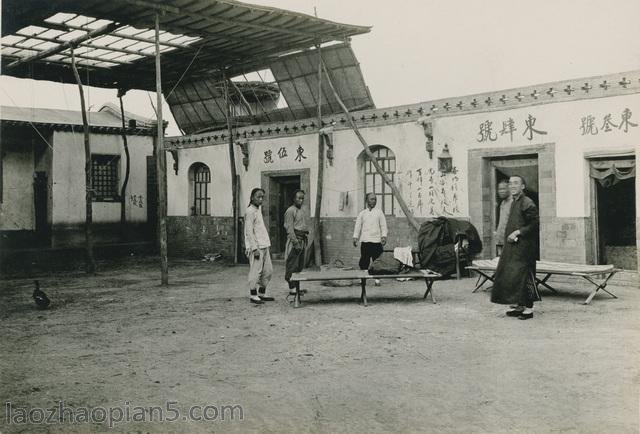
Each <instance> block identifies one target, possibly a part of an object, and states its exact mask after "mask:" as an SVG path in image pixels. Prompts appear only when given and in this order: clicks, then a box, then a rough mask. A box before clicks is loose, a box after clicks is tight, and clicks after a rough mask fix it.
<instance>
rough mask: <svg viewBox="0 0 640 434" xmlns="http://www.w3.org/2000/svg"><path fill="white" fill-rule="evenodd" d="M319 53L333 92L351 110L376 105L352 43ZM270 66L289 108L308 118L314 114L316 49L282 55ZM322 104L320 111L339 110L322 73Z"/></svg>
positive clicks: (334, 111)
mask: <svg viewBox="0 0 640 434" xmlns="http://www.w3.org/2000/svg"><path fill="white" fill-rule="evenodd" d="M321 53H322V59H323V61H324V64H325V66H326V68H327V70H328V72H329V76H330V78H331V81H332V83H333V84H334V86H335V88H336V92H337V93H338V95H340V99H341V100H342V102H344V104H345V105H346V106H347V108H348V109H350V110H364V109H370V108H375V105H374V104H373V100H372V99H371V95H370V93H369V89H368V88H367V85H366V84H365V82H364V77H363V76H362V71H361V70H360V65H359V63H358V60H357V59H356V56H355V54H354V53H353V50H352V49H351V46H349V45H346V44H340V45H334V46H330V47H326V48H322V49H321ZM270 66H271V72H273V76H274V77H275V79H276V81H277V82H278V85H279V86H280V90H281V91H282V95H283V96H284V99H285V100H286V101H287V105H288V106H289V108H291V109H292V110H293V111H295V112H301V111H302V112H305V114H306V116H305V117H307V118H311V117H314V116H315V115H316V112H317V105H318V53H317V51H316V50H307V51H303V52H300V53H296V54H292V55H289V56H283V57H280V58H278V59H277V60H275V61H274V62H273V63H272V64H271V65H270ZM321 107H322V113H323V114H334V113H341V112H342V110H341V109H340V106H339V105H338V101H337V100H336V98H335V96H334V95H333V92H331V88H330V86H329V83H328V81H327V77H326V75H325V74H324V72H323V74H322V95H321Z"/></svg>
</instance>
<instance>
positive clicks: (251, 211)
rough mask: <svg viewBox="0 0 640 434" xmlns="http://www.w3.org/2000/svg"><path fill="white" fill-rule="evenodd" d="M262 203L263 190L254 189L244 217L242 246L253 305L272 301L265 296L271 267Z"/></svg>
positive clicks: (271, 298)
mask: <svg viewBox="0 0 640 434" xmlns="http://www.w3.org/2000/svg"><path fill="white" fill-rule="evenodd" d="M263 201H264V190H263V189H261V188H254V189H253V190H252V191H251V201H250V202H249V207H248V208H247V210H246V212H245V217H244V245H245V249H246V250H245V253H246V254H247V257H248V258H249V292H250V298H249V301H250V302H251V303H254V304H262V303H264V302H265V301H273V297H269V296H267V295H266V291H267V285H268V284H269V281H270V280H271V275H272V274H273V265H272V264H271V252H270V247H271V242H270V241H269V233H268V232H267V228H266V226H265V225H264V220H263V218H262V208H261V207H262V202H263ZM256 287H257V288H258V289H257V290H256Z"/></svg>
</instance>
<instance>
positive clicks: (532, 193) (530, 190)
mask: <svg viewBox="0 0 640 434" xmlns="http://www.w3.org/2000/svg"><path fill="white" fill-rule="evenodd" d="M491 165H492V167H493V176H492V183H491V188H492V191H493V195H492V196H491V197H492V198H493V201H492V204H491V206H492V208H491V209H492V214H491V215H492V218H491V224H492V226H491V227H492V228H493V229H494V230H495V228H496V226H497V223H498V222H497V208H498V205H499V204H500V202H499V199H498V195H497V191H498V183H499V182H500V181H502V180H506V181H509V177H511V176H513V175H520V176H522V177H523V178H524V179H525V184H526V190H525V194H526V195H527V196H528V197H529V198H531V200H533V202H534V203H535V204H536V206H537V207H538V212H540V201H539V194H540V189H539V183H538V157H537V156H535V155H534V156H530V157H528V156H524V157H523V156H518V157H517V158H504V159H500V160H493V161H492V162H491ZM491 244H492V246H491V249H492V250H491V251H492V254H493V256H495V255H496V253H497V252H496V243H495V240H494V239H493V236H492V243H491ZM536 246H537V251H536V258H538V259H540V232H539V229H538V239H537V242H536Z"/></svg>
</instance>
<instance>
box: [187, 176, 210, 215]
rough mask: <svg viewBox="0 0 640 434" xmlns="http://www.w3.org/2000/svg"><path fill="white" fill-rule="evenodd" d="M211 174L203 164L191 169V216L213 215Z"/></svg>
mask: <svg viewBox="0 0 640 434" xmlns="http://www.w3.org/2000/svg"><path fill="white" fill-rule="evenodd" d="M209 184H211V172H210V171H209V167H207V165H206V164H203V163H194V164H192V165H191V167H190V168H189V202H190V204H191V215H211V196H210V194H211V189H210V185H209Z"/></svg>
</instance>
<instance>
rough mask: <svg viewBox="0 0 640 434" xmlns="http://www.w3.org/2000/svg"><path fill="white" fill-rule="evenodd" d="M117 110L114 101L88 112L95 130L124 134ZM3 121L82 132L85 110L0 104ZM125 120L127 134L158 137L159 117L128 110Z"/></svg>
mask: <svg viewBox="0 0 640 434" xmlns="http://www.w3.org/2000/svg"><path fill="white" fill-rule="evenodd" d="M117 110H118V109H117V107H115V106H114V105H113V104H105V105H104V106H102V108H101V109H100V111H97V112H91V111H90V112H87V117H88V121H89V128H90V130H91V132H94V133H104V134H121V133H122V132H123V130H122V121H121V118H120V114H119V111H117ZM130 119H135V120H136V126H135V127H131V126H129V123H128V121H129V120H130ZM0 122H1V123H2V125H3V126H7V125H8V126H19V127H27V128H34V129H40V128H44V129H52V130H60V131H82V113H81V112H79V111H73V110H58V109H47V108H32V107H15V106H0ZM125 122H126V123H127V127H126V128H125V130H124V131H125V132H126V134H127V135H144V136H154V135H155V134H156V128H155V125H156V123H155V120H152V119H148V118H144V117H142V116H138V115H135V114H133V113H130V112H125ZM165 125H166V123H165Z"/></svg>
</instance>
